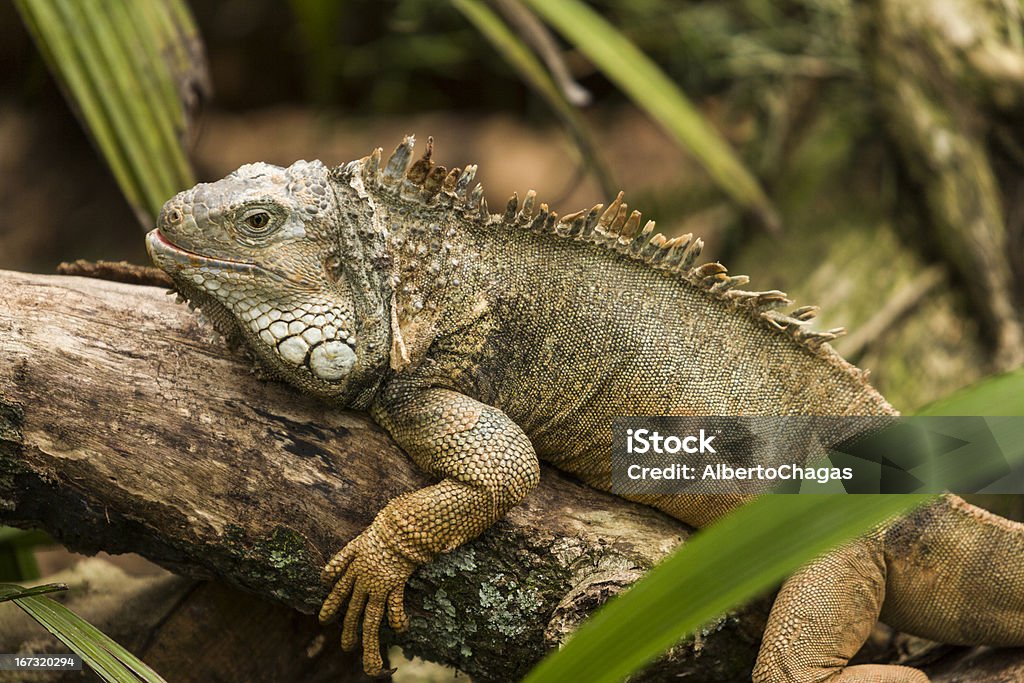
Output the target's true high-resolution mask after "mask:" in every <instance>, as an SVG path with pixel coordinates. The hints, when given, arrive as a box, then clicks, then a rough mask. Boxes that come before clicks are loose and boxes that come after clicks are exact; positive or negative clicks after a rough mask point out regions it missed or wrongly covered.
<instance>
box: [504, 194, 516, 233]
mask: <svg viewBox="0 0 1024 683" xmlns="http://www.w3.org/2000/svg"><path fill="white" fill-rule="evenodd" d="M518 206H519V193H518V192H513V193H512V196H511V197H509V198H508V203H507V204H506V205H505V213H504V215H503V216H502V217H501V219H502V220H503V221H505V223H507V224H509V225H512V223H513V222H514V221H515V218H516V208H517V207H518Z"/></svg>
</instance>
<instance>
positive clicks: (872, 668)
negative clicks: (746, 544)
mask: <svg viewBox="0 0 1024 683" xmlns="http://www.w3.org/2000/svg"><path fill="white" fill-rule="evenodd" d="M885 580H886V569H885V557H884V552H883V549H882V544H881V542H880V540H879V539H878V538H877V537H866V538H861V539H858V540H856V541H854V542H853V543H850V544H849V545H847V546H844V547H842V548H839V549H837V550H835V551H833V552H831V553H829V554H828V555H826V556H824V557H822V558H820V559H818V560H816V561H814V562H812V563H811V564H809V565H807V566H805V567H803V568H802V569H800V570H799V571H798V572H797V573H795V574H794V575H793V576H791V577H790V578H789V580H788V581H786V583H785V584H783V586H782V590H781V591H779V594H778V596H777V597H776V598H775V605H774V606H773V607H772V612H771V616H770V617H769V619H768V628H767V629H766V630H765V633H764V639H763V640H762V642H761V652H760V654H759V655H758V658H757V664H756V666H755V667H754V683H928V677H927V676H925V675H924V674H923V673H922V672H920V671H918V670H916V669H910V668H907V667H904V666H882V665H866V666H851V667H847V666H846V664H847V662H849V660H850V658H851V657H853V655H854V654H856V653H857V651H858V650H859V649H860V648H861V646H862V645H863V644H864V641H866V640H867V638H868V636H869V635H870V633H871V629H872V628H874V626H875V622H877V621H878V615H879V613H880V612H881V609H882V602H883V600H884V599H885Z"/></svg>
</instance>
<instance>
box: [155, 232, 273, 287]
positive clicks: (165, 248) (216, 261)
mask: <svg viewBox="0 0 1024 683" xmlns="http://www.w3.org/2000/svg"><path fill="white" fill-rule="evenodd" d="M146 246H147V247H149V251H150V254H151V255H153V256H155V255H157V254H160V255H163V256H168V257H170V258H171V259H173V260H174V261H177V262H179V263H185V262H187V263H188V264H189V265H192V266H195V267H199V266H205V265H215V266H219V267H222V268H226V269H228V270H235V271H240V272H247V271H250V270H263V271H266V268H262V267H260V266H257V265H256V264H254V263H248V262H246V261H232V260H231V259H224V258H214V257H212V256H206V255H205V254H199V253H197V252H194V251H190V250H188V249H185V248H184V247H180V246H178V245H177V244H175V243H174V242H171V241H170V240H169V239H167V237H166V236H165V235H164V234H163V233H162V232H160V228H156V229H155V230H150V231H149V234H147V235H146ZM267 272H272V271H267ZM282 277H283V276H282Z"/></svg>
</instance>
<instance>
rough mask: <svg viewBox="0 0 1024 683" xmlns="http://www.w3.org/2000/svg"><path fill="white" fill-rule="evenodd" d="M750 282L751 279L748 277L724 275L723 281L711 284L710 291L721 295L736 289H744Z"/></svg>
mask: <svg viewBox="0 0 1024 683" xmlns="http://www.w3.org/2000/svg"><path fill="white" fill-rule="evenodd" d="M748 282H750V278H749V277H747V276H746V275H733V276H732V277H728V276H724V275H723V276H722V277H721V279H719V280H718V281H716V282H714V283H713V284H711V286H710V288H709V289H710V290H711V291H712V292H713V293H715V294H721V293H723V292H727V291H728V290H730V289H732V288H734V287H742V286H743V285H745V284H747V283H748Z"/></svg>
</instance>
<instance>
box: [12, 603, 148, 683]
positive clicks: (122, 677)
mask: <svg viewBox="0 0 1024 683" xmlns="http://www.w3.org/2000/svg"><path fill="white" fill-rule="evenodd" d="M16 591H17V592H20V593H19V595H18V596H16V597H14V598H13V601H14V604H16V605H17V606H18V607H20V608H21V609H23V610H24V611H25V612H26V613H27V614H28V615H29V616H31V617H32V618H33V619H35V620H36V621H38V622H39V623H40V624H41V625H42V626H43V628H45V629H46V630H47V631H49V632H50V633H52V634H53V635H54V636H55V637H56V638H57V639H58V640H60V641H61V642H62V643H64V644H65V645H67V646H68V647H69V648H71V650H72V651H73V652H74V653H75V654H78V655H80V656H81V657H82V660H83V661H84V662H85V663H86V664H88V665H89V667H90V668H92V669H93V671H95V672H96V673H97V675H99V676H100V678H102V679H103V680H104V681H110V682H111V683H138V682H139V681H145V682H146V683H166V682H165V681H164V679H163V678H161V677H160V675H159V674H157V673H156V672H155V671H153V670H152V669H151V668H150V667H149V666H148V665H147V664H146V663H145V662H143V661H142V660H141V659H139V658H138V657H136V656H135V655H133V654H132V653H131V652H129V651H128V650H126V649H125V648H124V647H122V646H121V645H118V644H117V643H116V642H114V641H113V640H112V639H111V638H110V637H109V636H107V635H106V634H104V633H103V632H101V631H100V630H99V629H97V628H96V627H95V626H93V625H92V624H90V623H89V622H87V621H85V620H84V619H82V618H81V617H80V616H78V615H77V614H75V613H74V612H72V611H71V610H69V609H68V608H67V607H64V605H62V604H60V603H58V602H55V601H54V600H51V599H49V598H46V597H42V596H40V595H37V594H33V593H38V592H39V591H38V589H22V588H21V587H20V586H13V585H10V584H0V594H3V595H6V596H9V595H11V594H12V592H16Z"/></svg>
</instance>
